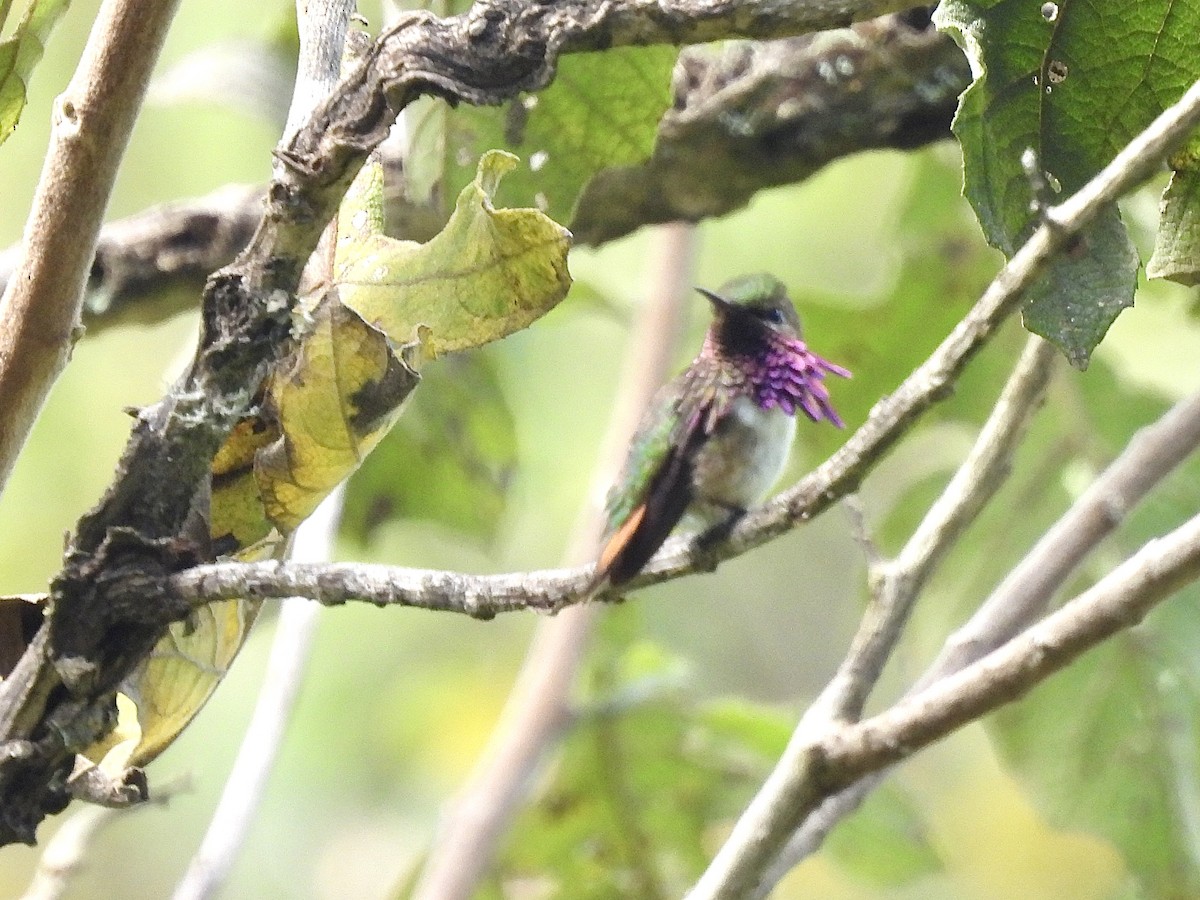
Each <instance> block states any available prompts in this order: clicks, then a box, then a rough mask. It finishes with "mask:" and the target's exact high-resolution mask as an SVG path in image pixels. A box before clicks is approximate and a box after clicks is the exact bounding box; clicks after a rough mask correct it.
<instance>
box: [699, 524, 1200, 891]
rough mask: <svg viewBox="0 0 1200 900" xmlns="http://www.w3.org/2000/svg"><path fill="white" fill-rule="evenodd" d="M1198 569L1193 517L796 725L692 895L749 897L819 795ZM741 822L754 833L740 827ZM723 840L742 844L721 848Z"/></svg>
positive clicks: (877, 765)
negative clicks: (1077, 585) (865, 704)
mask: <svg viewBox="0 0 1200 900" xmlns="http://www.w3.org/2000/svg"><path fill="white" fill-rule="evenodd" d="M1197 577H1200V516H1197V517H1195V518H1193V519H1191V520H1189V521H1188V522H1187V523H1185V524H1184V525H1182V526H1180V527H1179V528H1177V529H1176V530H1175V531H1173V532H1171V533H1170V534H1168V535H1166V536H1164V537H1162V538H1159V539H1157V540H1153V541H1150V542H1149V543H1148V544H1146V546H1144V547H1143V548H1142V549H1141V550H1140V551H1139V552H1138V553H1136V554H1135V555H1133V556H1132V557H1130V558H1129V559H1127V560H1126V561H1125V562H1124V563H1122V564H1121V565H1120V566H1119V567H1118V568H1116V569H1115V570H1113V571H1112V572H1111V573H1109V574H1108V575H1107V576H1106V577H1105V578H1103V579H1102V580H1101V581H1099V582H1098V583H1097V584H1096V585H1095V586H1093V587H1092V588H1091V589H1089V590H1087V591H1085V592H1084V593H1083V594H1081V595H1079V596H1078V597H1076V598H1075V599H1074V600H1071V601H1070V602H1069V603H1067V604H1066V605H1065V606H1063V607H1062V609H1060V610H1058V611H1057V612H1055V613H1054V614H1052V615H1050V616H1049V617H1047V618H1046V619H1044V620H1043V621H1042V622H1039V623H1038V624H1037V625H1035V626H1033V627H1032V628H1030V629H1029V630H1028V631H1026V632H1024V633H1023V634H1022V635H1020V636H1019V637H1017V638H1014V639H1013V640H1011V641H1009V642H1008V643H1007V644H1005V645H1003V646H1002V647H1000V648H999V649H997V650H994V651H993V652H992V653H990V654H988V655H987V656H985V657H984V658H982V659H980V660H978V661H977V662H974V663H972V664H971V665H970V666H968V667H967V668H965V669H963V670H962V671H960V672H958V673H956V674H954V675H951V676H949V677H947V678H944V679H942V680H941V681H938V682H937V683H935V684H933V685H931V686H930V687H928V688H926V689H925V690H923V691H921V692H920V693H918V694H916V695H915V696H912V697H910V698H908V699H905V700H901V701H900V702H899V703H897V704H896V705H895V706H893V707H891V708H890V709H888V710H887V711H885V712H883V713H880V714H879V715H877V716H874V717H873V718H870V719H866V720H864V721H863V722H860V723H858V724H855V725H842V726H839V725H833V726H831V727H830V728H829V729H828V730H827V731H826V732H825V733H823V734H822V735H820V736H818V737H813V736H811V733H806V732H803V731H800V730H797V732H796V733H795V734H794V735H793V737H792V741H791V743H790V744H789V745H788V748H787V750H785V751H784V755H783V757H782V758H781V759H780V762H779V765H778V766H777V767H776V768H775V770H774V771H773V772H772V773H771V775H770V777H769V778H768V780H767V783H766V784H765V785H764V786H763V790H762V791H761V792H760V795H759V797H760V798H762V797H766V798H768V801H767V802H764V803H761V804H760V803H759V802H758V799H759V798H756V806H757V807H758V812H759V815H758V816H757V817H756V818H755V819H754V820H753V822H750V821H749V820H748V819H747V818H746V817H745V816H743V818H742V820H740V821H739V822H738V825H737V827H736V828H735V830H734V834H733V835H732V836H731V837H730V840H729V841H728V842H727V843H726V844H725V847H724V848H722V853H721V854H718V857H717V859H716V860H715V861H714V863H713V865H712V866H710V867H709V869H708V871H707V872H705V874H704V876H703V877H702V878H701V879H700V881H699V883H697V885H696V887H695V888H694V889H693V890H692V891H691V893H689V894H688V898H689V900H737V898H743V897H747V896H752V895H753V892H754V888H755V885H756V883H757V882H758V880H759V877H760V875H761V872H762V871H763V868H764V867H765V866H766V865H767V864H768V863H769V862H770V860H771V859H772V858H773V857H774V856H775V854H776V853H777V852H778V851H779V850H780V848H781V846H782V842H783V841H784V840H786V839H787V836H788V835H789V834H791V833H792V832H793V831H795V829H796V828H797V827H799V825H800V824H801V823H802V822H803V821H804V820H805V818H806V817H807V816H808V815H809V814H810V813H812V812H813V811H814V810H816V809H817V807H818V806H819V805H820V804H821V803H822V802H823V801H824V799H825V798H826V797H829V796H831V795H833V794H835V793H836V792H837V791H838V790H840V789H842V788H844V787H846V786H847V785H849V784H851V783H852V782H854V781H855V780H856V779H858V778H860V777H862V776H864V775H866V774H868V773H871V772H875V771H877V770H879V769H883V768H885V767H886V766H889V765H892V764H894V763H896V762H899V761H900V760H902V759H907V758H908V757H909V756H912V755H913V754H914V753H916V752H917V751H918V750H920V749H922V748H923V747H926V746H928V745H929V744H931V743H933V742H934V741H936V740H938V739H939V738H942V737H945V736H946V735H948V734H949V733H950V732H952V731H954V730H955V729H956V728H959V727H960V726H962V725H964V724H966V723H967V722H971V721H973V720H975V719H977V718H979V717H980V716H982V715H984V714H985V713H988V712H991V711H992V710H994V709H997V708H999V707H1000V706H1003V705H1004V704H1006V703H1010V702H1012V701H1013V700H1016V699H1018V698H1019V697H1021V696H1023V695H1024V694H1025V693H1026V692H1027V691H1029V689H1030V688H1032V687H1034V686H1035V685H1036V684H1038V683H1039V682H1040V681H1042V680H1044V679H1045V678H1047V677H1049V676H1050V675H1052V674H1053V673H1054V672H1056V671H1058V670H1059V669H1061V668H1063V667H1064V666H1066V665H1068V664H1069V663H1070V662H1072V661H1073V660H1074V659H1076V658H1077V657H1079V656H1080V655H1081V654H1082V653H1084V652H1085V651H1086V650H1088V649H1090V648H1091V647H1094V646H1095V645H1096V644H1099V643H1100V642H1102V641H1103V640H1105V639H1106V638H1108V637H1111V636H1112V635H1113V634H1116V633H1117V632H1118V631H1120V630H1122V629H1124V628H1130V627H1132V626H1134V625H1136V624H1137V623H1138V622H1140V621H1141V620H1142V618H1144V617H1145V615H1146V613H1148V612H1149V611H1150V610H1151V609H1152V608H1153V607H1154V606H1155V605H1156V604H1158V603H1159V602H1161V601H1162V600H1164V599H1166V598H1167V597H1168V596H1170V595H1171V594H1172V593H1173V592H1174V591H1176V590H1178V589H1179V588H1180V587H1182V586H1184V585H1185V584H1188V583H1189V582H1191V581H1194V580H1195V579H1196V578H1197ZM748 825H750V826H752V827H753V828H754V831H753V832H750V833H747V832H748ZM747 838H749V839H750V840H747ZM730 847H734V848H737V850H739V851H740V852H737V853H733V854H731V853H727V852H726V849H725V848H730Z"/></svg>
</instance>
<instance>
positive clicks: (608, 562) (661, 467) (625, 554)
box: [593, 366, 715, 588]
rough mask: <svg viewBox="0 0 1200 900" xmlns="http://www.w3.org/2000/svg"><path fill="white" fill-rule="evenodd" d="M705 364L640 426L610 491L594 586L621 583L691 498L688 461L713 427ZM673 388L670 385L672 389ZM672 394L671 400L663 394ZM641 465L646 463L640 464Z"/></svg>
mask: <svg viewBox="0 0 1200 900" xmlns="http://www.w3.org/2000/svg"><path fill="white" fill-rule="evenodd" d="M713 377H715V373H714V372H712V371H711V370H710V369H709V367H706V366H693V368H692V369H690V370H688V371H687V372H685V373H684V374H683V375H680V376H679V378H680V379H687V381H688V383H687V384H685V385H683V387H684V388H685V390H682V391H679V390H678V389H677V388H678V387H679V385H678V384H674V383H673V384H672V385H671V386H669V387H668V388H666V389H664V390H663V391H662V392H660V395H659V397H658V398H656V401H657V402H655V403H654V404H652V405H651V409H650V411H649V412H648V413H647V415H646V417H645V418H644V419H643V421H642V423H641V425H640V426H639V427H638V431H637V434H636V435H635V437H634V440H633V443H632V447H631V449H630V454H629V459H628V461H627V462H626V464H625V469H624V471H623V472H622V475H621V478H620V479H618V482H617V484H618V488H617V489H614V491H613V492H612V494H611V495H610V496H609V502H608V511H609V533H608V536H607V538H606V540H605V542H604V546H603V549H602V550H601V551H600V559H599V561H598V562H597V563H596V575H595V578H594V581H593V586H594V588H595V587H599V586H600V585H601V584H603V583H604V582H605V581H607V582H608V583H609V584H611V585H621V584H624V583H625V582H627V581H629V580H630V579H631V578H633V576H635V575H636V574H637V573H638V572H640V571H641V570H642V567H643V566H645V565H646V563H647V562H649V561H650V557H652V556H653V555H654V554H655V552H656V551H657V550H658V548H659V547H661V546H662V545H663V542H664V541H665V540H666V539H667V536H668V535H669V534H670V533H671V531H672V530H673V529H674V528H675V526H676V525H678V524H679V520H680V519H682V518H683V514H684V513H685V512H686V511H687V508H688V506H689V504H690V503H691V502H692V461H693V460H694V459H695V455H696V450H697V449H698V445H699V444H700V442H702V441H703V440H704V439H705V438H706V437H707V436H708V434H710V433H711V431H712V425H713V422H714V416H713V396H714V393H715V391H714V390H713V389H712V388H713V385H712V384H710V383H707V381H708V379H710V378H713ZM673 388H674V389H673ZM672 395H675V396H676V398H677V399H676V400H675V402H674V403H671V401H670V400H668V399H666V398H668V397H670V396H672ZM639 467H644V468H642V469H639Z"/></svg>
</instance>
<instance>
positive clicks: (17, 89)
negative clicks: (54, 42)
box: [0, 0, 71, 144]
mask: <svg viewBox="0 0 1200 900" xmlns="http://www.w3.org/2000/svg"><path fill="white" fill-rule="evenodd" d="M70 5H71V0H32V2H31V3H30V4H29V6H28V8H27V9H26V10H25V17H24V18H23V19H22V20H21V23H20V24H19V25H17V27H16V30H15V31H14V32H13V33H12V35H11V36H10V37H8V38H7V39H5V40H3V41H0V144H2V143H4V141H6V140H8V137H9V135H11V134H12V133H13V131H15V130H16V127H17V122H18V121H19V120H20V118H21V113H22V112H23V111H24V109H25V97H26V94H27V93H28V86H29V77H30V76H31V75H32V74H33V69H34V67H35V66H36V65H37V64H38V61H39V60H40V59H41V58H42V52H43V51H44V50H45V47H46V41H47V40H49V38H50V32H51V31H53V30H54V26H55V25H56V24H57V23H58V20H59V18H60V17H61V16H62V14H63V13H64V12H66V11H67V7H68V6H70Z"/></svg>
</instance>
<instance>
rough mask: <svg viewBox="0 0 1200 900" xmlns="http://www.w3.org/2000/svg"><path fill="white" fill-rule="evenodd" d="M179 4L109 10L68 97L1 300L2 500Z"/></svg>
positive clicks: (49, 379) (71, 327)
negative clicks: (20, 250)
mask: <svg viewBox="0 0 1200 900" xmlns="http://www.w3.org/2000/svg"><path fill="white" fill-rule="evenodd" d="M177 6H178V0H162V2H160V0H108V2H106V3H104V4H102V5H101V7H100V12H99V14H98V16H97V17H96V21H95V23H94V24H93V26H92V31H91V34H90V36H89V37H88V42H87V46H86V47H85V48H84V51H83V56H82V58H81V59H80V60H79V66H78V67H77V68H76V70H75V74H74V76H73V77H72V78H71V82H70V84H68V85H67V89H66V90H65V91H64V92H63V93H62V95H61V96H60V97H59V98H58V100H57V101H56V105H55V108H54V117H53V118H54V123H53V128H52V129H51V134H50V146H49V148H48V149H47V151H46V161H45V164H44V165H43V168H42V174H41V178H40V179H39V181H38V186H37V190H36V192H35V194H34V198H33V208H32V210H31V211H30V214H29V220H28V221H27V223H26V225H25V234H24V237H23V238H22V244H23V248H24V249H23V257H22V260H21V264H20V266H19V267H18V269H17V277H16V278H14V279H12V280H11V281H10V282H9V284H8V288H7V289H6V290H5V292H4V296H3V297H2V298H0V409H3V410H4V416H3V420H2V421H0V490H3V488H4V484H5V482H7V481H8V475H9V473H10V472H11V471H12V466H13V464H14V463H15V462H16V458H17V454H18V453H20V450H21V447H22V446H23V445H24V443H25V439H26V437H28V435H29V430H30V428H32V427H33V421H34V419H35V418H36V417H37V414H38V413H39V412H40V411H41V408H42V403H43V402H45V399H46V395H47V394H49V392H50V386H51V385H52V384H53V383H54V381H55V379H56V378H57V377H58V374H59V373H60V372H61V371H62V370H63V368H64V367H65V366H66V364H67V359H68V357H69V356H70V353H71V347H72V346H73V345H74V343H75V340H76V338H77V337H78V326H79V310H80V303H81V298H82V295H83V283H84V279H85V278H86V277H87V272H88V267H89V266H90V265H91V262H92V255H93V250H94V248H95V246H96V236H97V234H98V233H99V231H100V222H101V220H102V219H103V217H104V208H105V207H106V206H107V205H108V198H109V195H110V194H111V193H112V186H113V182H114V181H115V179H116V176H117V166H118V165H119V164H120V162H121V157H122V156H124V154H125V146H126V144H127V143H128V141H129V134H130V132H131V131H132V130H133V123H134V121H135V120H136V118H137V113H138V110H139V109H140V108H141V105H142V99H143V98H144V97H145V95H146V86H147V85H148V84H149V81H150V72H151V70H152V69H153V68H154V63H155V61H156V60H157V59H158V52H159V50H160V49H161V47H162V42H163V39H164V38H165V37H166V33H167V26H168V25H170V23H171V19H172V18H173V17H174V15H175V9H176V7H177Z"/></svg>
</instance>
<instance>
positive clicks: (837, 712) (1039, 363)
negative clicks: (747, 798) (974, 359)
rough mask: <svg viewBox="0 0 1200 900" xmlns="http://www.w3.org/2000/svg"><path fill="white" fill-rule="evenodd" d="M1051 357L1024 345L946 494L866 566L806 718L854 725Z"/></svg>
mask: <svg viewBox="0 0 1200 900" xmlns="http://www.w3.org/2000/svg"><path fill="white" fill-rule="evenodd" d="M1057 355H1058V354H1057V351H1056V350H1055V349H1054V347H1053V346H1052V345H1050V344H1049V343H1047V342H1046V341H1044V340H1042V339H1041V338H1039V337H1036V336H1032V337H1030V338H1029V339H1028V342H1027V343H1026V346H1025V352H1024V353H1022V354H1021V358H1020V359H1019V360H1018V361H1017V364H1016V366H1015V368H1014V369H1013V373H1012V375H1011V376H1010V377H1009V380H1008V383H1007V384H1006V385H1005V387H1004V390H1003V392H1002V393H1001V395H1000V398H999V400H998V401H997V403H996V405H995V407H994V408H993V409H992V412H991V415H990V416H988V420H987V422H985V423H984V426H983V428H982V429H981V430H980V432H979V437H978V439H977V440H976V442H975V445H974V446H973V447H972V448H971V452H970V453H969V454H967V458H966V459H965V460H964V461H963V463H962V465H961V466H960V467H959V469H958V471H957V472H955V474H954V477H953V478H951V479H950V482H949V484H947V485H946V489H945V490H944V491H943V492H942V494H941V496H939V497H938V499H937V500H935V501H934V503H933V505H932V506H930V508H929V511H928V512H927V513H926V514H925V516H924V518H923V519H922V520H921V523H920V524H919V525H918V526H917V528H916V530H915V531H914V532H913V534H912V536H911V537H910V538H909V539H908V541H907V542H906V543H905V545H904V547H903V549H902V550H901V551H900V553H899V554H898V555H897V556H896V558H895V559H892V560H886V561H884V560H880V561H878V562H876V563H875V564H873V565H872V566H871V567H870V581H871V584H872V594H873V596H872V599H871V603H870V606H869V607H868V609H867V613H866V615H865V616H864V617H863V620H862V623H861V624H860V625H859V630H858V633H857V634H856V635H855V637H854V640H853V642H852V643H851V645H850V650H849V652H848V653H847V654H846V658H845V660H844V661H843V662H842V664H841V666H839V667H838V671H837V673H836V674H835V675H834V677H833V679H832V680H831V681H830V682H829V685H828V686H827V687H826V688H825V690H824V691H822V692H821V695H820V696H819V697H818V698H817V700H816V702H815V703H814V704H813V705H812V707H811V708H810V709H809V710H808V712H806V713H805V719H811V718H814V717H815V718H825V719H835V720H836V719H844V720H854V719H857V718H858V717H859V716H860V715H861V714H862V708H863V704H864V703H866V700H867V696H868V695H869V694H870V692H871V690H872V688H874V686H875V683H876V682H877V681H878V680H879V675H880V673H881V672H882V671H883V666H884V664H885V663H886V662H887V659H888V657H889V656H890V655H891V652H892V650H893V649H894V648H895V646H896V642H897V641H898V640H899V638H900V635H901V632H902V631H903V629H904V624H905V623H906V622H907V621H908V616H909V613H910V612H911V610H912V607H913V603H914V602H915V601H916V599H917V596H918V594H919V593H920V591H921V589H922V588H924V586H925V584H926V583H927V582H928V580H929V578H930V576H931V575H932V574H933V572H934V570H935V568H936V567H937V565H938V563H939V562H940V561H941V560H942V558H943V557H944V556H945V554H946V553H947V552H948V551H949V549H950V548H951V547H952V546H953V545H954V543H955V542H956V541H957V540H958V538H959V537H961V535H962V533H963V531H965V530H966V528H967V526H968V525H970V523H971V522H973V521H974V520H975V517H976V516H977V515H978V514H979V512H980V511H981V510H982V509H983V507H984V505H985V504H986V503H987V502H988V500H990V499H991V498H992V496H993V495H994V494H995V493H996V491H997V490H998V489H999V488H1000V486H1001V485H1002V484H1003V483H1004V480H1005V478H1006V477H1007V475H1008V473H1009V472H1010V471H1011V468H1012V457H1013V454H1014V453H1015V452H1016V449H1017V447H1018V446H1019V444H1020V442H1021V440H1022V438H1023V437H1024V435H1025V432H1026V430H1027V429H1028V426H1029V423H1030V422H1031V421H1032V419H1033V416H1034V414H1035V413H1036V412H1037V411H1038V409H1040V408H1041V405H1042V401H1043V399H1044V397H1045V391H1046V387H1047V385H1048V384H1049V383H1050V376H1051V374H1052V373H1053V371H1054V363H1055V361H1056V359H1057Z"/></svg>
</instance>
